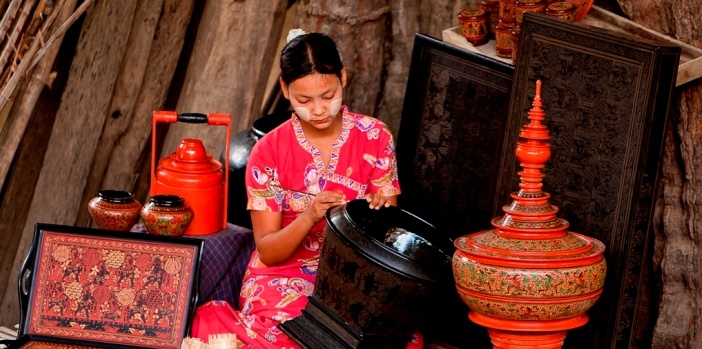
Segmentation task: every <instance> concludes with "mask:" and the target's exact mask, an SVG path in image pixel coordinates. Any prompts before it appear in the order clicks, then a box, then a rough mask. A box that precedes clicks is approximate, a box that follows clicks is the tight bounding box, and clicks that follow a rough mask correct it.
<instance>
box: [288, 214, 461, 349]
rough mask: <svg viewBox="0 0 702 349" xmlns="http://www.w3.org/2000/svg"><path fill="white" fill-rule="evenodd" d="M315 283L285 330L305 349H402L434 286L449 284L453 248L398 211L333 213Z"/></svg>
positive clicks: (418, 322) (435, 232)
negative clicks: (304, 304) (300, 311)
mask: <svg viewBox="0 0 702 349" xmlns="http://www.w3.org/2000/svg"><path fill="white" fill-rule="evenodd" d="M326 219H327V228H326V237H325V241H324V247H323V248H322V252H321V255H320V259H319V269H318V270H317V280H316V282H315V289H314V293H313V295H312V296H310V297H309V303H308V305H307V306H306V307H305V309H304V310H303V312H302V315H301V316H299V317H297V318H295V319H293V320H290V321H286V322H284V323H282V324H281V326H280V327H281V329H282V330H283V331H284V332H285V333H287V334H288V335H290V336H291V337H292V338H293V339H294V340H295V341H297V342H298V343H299V344H300V345H302V346H303V347H305V348H325V349H330V348H404V347H405V345H406V344H407V343H408V341H409V340H410V339H411V336H412V333H413V332H414V331H416V330H417V329H418V328H419V327H420V325H421V321H422V319H423V318H424V316H423V314H424V313H425V311H426V310H427V309H426V305H427V304H430V303H431V302H429V299H430V298H431V297H432V292H433V291H434V290H435V289H436V288H435V287H434V286H436V285H439V284H441V283H442V282H445V281H446V280H447V278H450V277H451V256H452V253H453V251H454V247H453V245H452V241H451V240H450V239H449V238H448V237H446V236H445V235H444V234H441V233H440V232H439V231H438V230H437V229H436V228H435V227H434V226H432V225H431V224H429V223H427V222H426V221H424V220H422V219H421V218H419V217H417V216H415V215H413V214H411V213H409V212H407V211H405V210H402V209H400V208H397V207H388V208H382V209H380V210H373V209H370V208H369V207H368V203H367V202H366V201H365V200H354V201H351V202H349V203H347V204H346V205H342V206H337V207H334V208H332V209H330V210H329V211H328V212H327V215H326Z"/></svg>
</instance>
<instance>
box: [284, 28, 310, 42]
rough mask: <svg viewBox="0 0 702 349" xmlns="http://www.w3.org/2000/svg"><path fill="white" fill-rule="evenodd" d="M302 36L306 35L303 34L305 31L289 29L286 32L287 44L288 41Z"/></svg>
mask: <svg viewBox="0 0 702 349" xmlns="http://www.w3.org/2000/svg"><path fill="white" fill-rule="evenodd" d="M304 34H307V33H305V31H304V30H302V29H300V28H295V29H290V31H289V32H288V42H290V41H292V39H294V38H296V37H298V36H300V35H304Z"/></svg>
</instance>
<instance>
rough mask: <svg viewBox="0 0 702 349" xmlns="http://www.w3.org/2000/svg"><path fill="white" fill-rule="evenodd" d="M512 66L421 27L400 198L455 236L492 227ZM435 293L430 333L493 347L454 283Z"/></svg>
mask: <svg viewBox="0 0 702 349" xmlns="http://www.w3.org/2000/svg"><path fill="white" fill-rule="evenodd" d="M513 74H514V68H513V67H512V66H511V65H509V64H505V63H503V62H499V61H497V60H494V59H490V58H488V57H485V56H481V55H478V54H475V53H472V52H468V51H465V50H462V49H459V48H456V47H454V46H451V45H448V44H446V43H443V42H441V41H439V40H437V39H434V38H432V37H429V36H426V35H422V34H417V35H416V36H415V41H414V51H413V55H412V62H411V65H410V75H409V79H408V83H407V91H406V95H405V103H404V107H403V111H402V120H401V123H400V132H399V135H398V140H397V154H398V171H399V172H398V173H399V178H400V186H401V189H402V195H400V197H399V206H400V207H402V208H403V209H405V210H407V211H409V212H412V213H414V214H416V215H418V216H420V217H421V218H423V219H425V220H427V221H428V222H430V223H432V224H433V225H434V226H436V227H437V228H438V230H439V231H441V232H444V233H446V234H447V235H448V236H449V237H451V238H456V237H458V236H461V235H465V234H468V233H473V232H476V231H479V230H482V229H487V228H490V220H491V219H492V217H493V214H494V212H495V210H496V207H497V205H501V204H502V203H499V202H497V201H496V200H495V199H496V197H497V196H496V187H497V175H496V173H497V171H498V170H499V164H500V156H501V154H502V146H503V139H504V132H505V121H506V119H507V112H508V107H509V97H510V91H511V88H512V75H513ZM444 286H445V291H443V292H439V294H441V295H442V296H438V297H435V298H434V301H435V302H436V304H433V305H432V306H430V309H431V311H432V312H435V314H434V313H433V314H431V315H430V316H429V317H428V318H430V319H432V320H431V321H426V322H425V323H426V326H427V327H426V328H425V329H424V333H425V334H426V335H427V336H428V337H439V338H440V339H441V340H442V341H445V342H448V343H451V344H453V345H455V346H457V347H459V348H467V347H475V348H487V347H490V340H489V338H488V335H487V331H486V330H485V329H484V328H482V327H480V326H478V325H476V324H474V323H472V322H470V321H468V319H467V315H468V307H467V306H466V305H465V304H464V303H463V302H462V301H461V300H460V298H459V297H458V294H457V292H456V286H455V284H453V283H451V284H450V285H444Z"/></svg>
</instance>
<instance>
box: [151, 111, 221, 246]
mask: <svg viewBox="0 0 702 349" xmlns="http://www.w3.org/2000/svg"><path fill="white" fill-rule="evenodd" d="M161 122H166V123H175V122H187V123H198V124H204V123H206V124H208V125H212V126H225V127H226V128H227V134H226V140H225V147H226V149H225V152H224V154H225V159H224V164H225V165H224V167H223V166H222V163H220V162H219V161H217V160H215V159H213V158H212V155H211V154H210V153H208V152H207V151H206V150H205V147H204V145H203V144H202V141H201V140H199V139H196V138H185V139H183V140H182V141H181V143H180V145H179V146H178V149H177V150H176V151H174V152H173V153H171V155H169V156H167V157H165V158H163V159H161V160H160V161H159V162H158V167H157V166H156V154H155V151H154V150H153V149H156V139H157V137H156V125H157V124H158V123H161ZM152 127H153V130H152V137H151V139H152V141H151V142H152V143H151V147H152V148H151V149H152V154H151V162H152V163H151V196H155V195H159V194H160V195H176V196H180V197H182V198H183V199H184V201H185V204H186V205H188V206H190V207H191V208H192V209H193V211H194V214H195V217H194V218H193V220H192V222H191V223H190V225H189V226H188V228H187V229H186V231H185V235H208V234H213V233H216V232H219V231H221V230H224V229H226V228H227V215H226V212H227V193H228V181H229V138H230V135H231V117H230V115H229V114H214V113H210V114H200V113H181V114H178V113H176V112H171V111H156V112H154V114H153V125H152Z"/></svg>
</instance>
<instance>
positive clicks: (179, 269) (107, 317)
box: [13, 223, 203, 349]
mask: <svg viewBox="0 0 702 349" xmlns="http://www.w3.org/2000/svg"><path fill="white" fill-rule="evenodd" d="M202 249H203V240H200V239H193V238H174V237H165V236H155V235H149V234H142V233H125V232H114V231H107V230H99V229H92V228H81V227H72V226H64V225H52V224H43V223H40V224H37V225H36V227H35V232H34V239H33V242H32V245H31V248H30V251H29V254H28V256H27V259H26V260H25V263H24V265H23V267H22V270H21V272H20V280H19V287H20V290H19V294H20V309H21V313H22V318H21V322H20V329H19V335H20V339H19V341H18V342H17V343H15V345H16V346H13V347H18V348H19V347H23V346H26V345H35V344H36V343H58V344H69V345H72V346H77V347H81V346H84V347H99V348H163V349H178V348H180V346H181V342H182V340H183V338H184V337H186V336H187V335H188V333H189V330H190V325H191V323H192V316H193V312H194V308H195V304H196V303H197V297H198V296H197V295H198V277H199V269H200V258H201V253H202ZM32 343H35V344H32ZM36 345H38V344H36ZM46 345H49V344H46Z"/></svg>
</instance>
